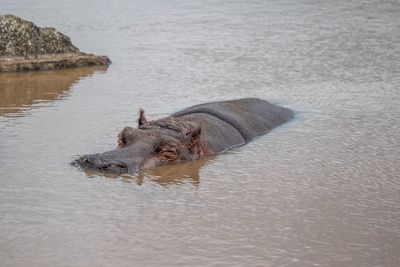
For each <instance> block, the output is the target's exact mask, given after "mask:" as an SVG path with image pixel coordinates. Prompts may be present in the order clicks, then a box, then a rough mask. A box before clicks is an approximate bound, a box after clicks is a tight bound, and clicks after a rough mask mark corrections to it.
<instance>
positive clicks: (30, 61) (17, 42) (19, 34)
mask: <svg viewBox="0 0 400 267" xmlns="http://www.w3.org/2000/svg"><path fill="white" fill-rule="evenodd" d="M110 63H111V61H110V59H109V58H108V57H106V56H96V55H92V54H86V53H82V52H80V51H79V49H78V48H77V47H76V46H74V45H73V44H72V42H71V39H70V38H69V37H68V36H66V35H64V34H62V33H61V32H59V31H58V30H56V29H54V28H49V27H45V28H41V27H38V26H36V25H35V24H33V23H32V22H30V21H26V20H23V19H21V18H19V17H17V16H14V15H3V16H0V72H2V71H6V72H8V71H28V70H52V69H59V68H70V67H80V66H89V65H109V64H110Z"/></svg>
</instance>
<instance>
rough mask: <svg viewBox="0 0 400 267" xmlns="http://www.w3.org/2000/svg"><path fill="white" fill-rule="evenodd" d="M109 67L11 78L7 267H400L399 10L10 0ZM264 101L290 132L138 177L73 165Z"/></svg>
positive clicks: (3, 115)
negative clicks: (126, 138) (132, 138)
mask: <svg viewBox="0 0 400 267" xmlns="http://www.w3.org/2000/svg"><path fill="white" fill-rule="evenodd" d="M0 10H1V13H4V14H5V13H13V14H15V15H19V16H22V17H24V18H25V19H28V20H32V21H34V22H35V23H37V24H38V25H40V26H53V27H56V28H57V29H59V30H60V31H62V32H64V33H66V34H67V35H69V36H70V37H71V39H72V40H73V42H74V44H76V45H77V46H78V47H80V48H81V50H83V51H87V52H90V53H95V54H106V55H108V56H110V58H111V60H112V61H113V64H112V65H110V67H109V68H108V69H107V70H105V69H101V68H100V69H96V68H94V69H93V68H89V69H79V70H66V71H58V72H38V73H29V74H26V73H25V74H1V75H0V214H1V216H0V260H1V265H2V266H313V265H316V266H399V265H400V256H399V251H400V207H399V205H400V179H399V178H400V177H399V176H400V157H399V154H400V138H399V136H400V123H399V121H400V108H399V103H400V93H399V88H400V74H399V69H400V46H399V43H400V31H399V28H400V4H399V3H397V2H396V1H362V2H361V1H355V0H354V1H326V2H319V1H287V0H284V1H240V2H236V1H196V2H194V1H192V2H189V1H186V2H184V1H127V0H125V1H123V0H120V1H111V2H110V1H90V0H88V1H77V0H76V1H75V0H74V1H63V2H56V1H49V0H38V1H35V3H34V4H32V1H28V0H25V1H15V0H2V1H1V3H0ZM240 97H259V98H264V99H268V100H270V101H271V102H273V103H276V104H280V105H283V106H285V107H289V108H291V109H293V110H295V111H296V118H295V120H293V121H291V122H290V123H287V124H285V125H284V126H282V127H279V128H277V129H275V130H274V131H272V132H271V133H269V134H268V135H265V136H262V137H260V138H258V139H256V140H255V141H254V142H252V143H250V144H248V145H246V146H244V147H240V148H237V149H234V150H233V151H230V152H228V153H226V154H223V155H219V156H216V157H211V158H205V159H202V160H200V161H196V162H189V163H186V164H182V165H173V166H166V167H161V168H158V169H155V170H152V171H149V172H147V173H142V174H139V175H135V176H117V177H115V176H101V175H98V174H96V173H85V172H82V171H79V170H77V169H75V168H73V167H71V166H70V165H69V162H70V161H71V160H72V157H73V156H74V155H77V154H83V153H94V152H100V151H105V150H108V149H111V148H114V147H115V146H116V135H117V133H118V132H119V131H120V130H121V129H122V128H123V127H124V126H126V125H135V124H136V116H137V111H138V108H139V107H142V108H144V109H145V110H146V111H147V114H148V116H149V117H150V118H154V119H155V118H161V117H163V116H166V115H167V114H170V113H172V112H174V111H178V110H180V109H182V108H185V107H188V106H191V105H194V104H198V103H203V102H207V101H211V100H225V99H232V98H240Z"/></svg>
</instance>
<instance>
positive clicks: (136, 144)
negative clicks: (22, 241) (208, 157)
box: [72, 110, 205, 174]
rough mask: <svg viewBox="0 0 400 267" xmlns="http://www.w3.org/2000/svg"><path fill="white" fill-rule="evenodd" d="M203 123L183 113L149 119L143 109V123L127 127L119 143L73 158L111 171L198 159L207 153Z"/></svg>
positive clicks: (86, 166) (89, 166) (77, 162)
mask: <svg viewBox="0 0 400 267" xmlns="http://www.w3.org/2000/svg"><path fill="white" fill-rule="evenodd" d="M200 137H201V125H200V124H198V123H195V122H190V121H184V120H182V119H180V118H179V117H167V118H165V119H161V120H157V121H151V122H148V121H147V119H146V118H145V116H144V111H142V110H141V111H140V118H139V127H138V128H132V127H125V128H124V129H123V130H122V131H121V132H120V133H119V134H118V147H117V148H116V149H114V150H111V151H107V152H104V153H99V154H90V155H85V156H82V157H80V158H78V159H76V160H75V161H73V162H72V164H73V165H75V166H80V167H82V168H83V169H91V170H99V171H104V172H111V173H119V174H122V173H135V172H138V171H140V170H144V169H149V168H151V167H153V166H157V165H164V164H168V163H174V162H182V161H187V160H194V159H197V158H199V157H200V156H202V155H204V154H205V148H204V145H203V144H202V142H201V141H200Z"/></svg>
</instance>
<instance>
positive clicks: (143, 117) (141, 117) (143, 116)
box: [138, 109, 147, 127]
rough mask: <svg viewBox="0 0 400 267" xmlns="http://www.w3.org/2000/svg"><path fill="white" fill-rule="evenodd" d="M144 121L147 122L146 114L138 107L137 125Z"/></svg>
mask: <svg viewBox="0 0 400 267" xmlns="http://www.w3.org/2000/svg"><path fill="white" fill-rule="evenodd" d="M145 123H147V119H146V116H145V115H144V110H143V109H139V119H138V124H139V127H140V126H142V125H143V124H145Z"/></svg>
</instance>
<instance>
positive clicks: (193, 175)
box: [82, 156, 215, 187]
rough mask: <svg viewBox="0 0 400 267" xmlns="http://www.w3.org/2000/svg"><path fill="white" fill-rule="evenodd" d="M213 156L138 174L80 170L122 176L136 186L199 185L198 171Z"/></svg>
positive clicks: (89, 175)
mask: <svg viewBox="0 0 400 267" xmlns="http://www.w3.org/2000/svg"><path fill="white" fill-rule="evenodd" d="M214 158H215V156H208V157H203V158H201V159H199V160H196V161H188V162H183V163H181V164H171V165H165V166H159V167H157V168H153V169H150V170H147V171H146V172H143V173H138V174H133V175H129V174H123V175H118V174H115V173H107V172H99V171H94V170H87V169H85V170H82V171H84V172H85V173H86V175H87V176H88V177H89V178H96V177H106V178H111V179H116V178H118V179H119V178H122V179H123V181H125V182H132V181H134V182H135V183H136V184H137V185H138V186H141V185H142V184H143V183H147V182H154V183H156V184H158V185H161V186H163V187H168V186H170V185H183V184H187V183H189V184H192V185H194V186H199V185H200V171H201V169H202V168H203V167H205V166H207V165H208V164H210V163H212V162H213V159H214Z"/></svg>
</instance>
